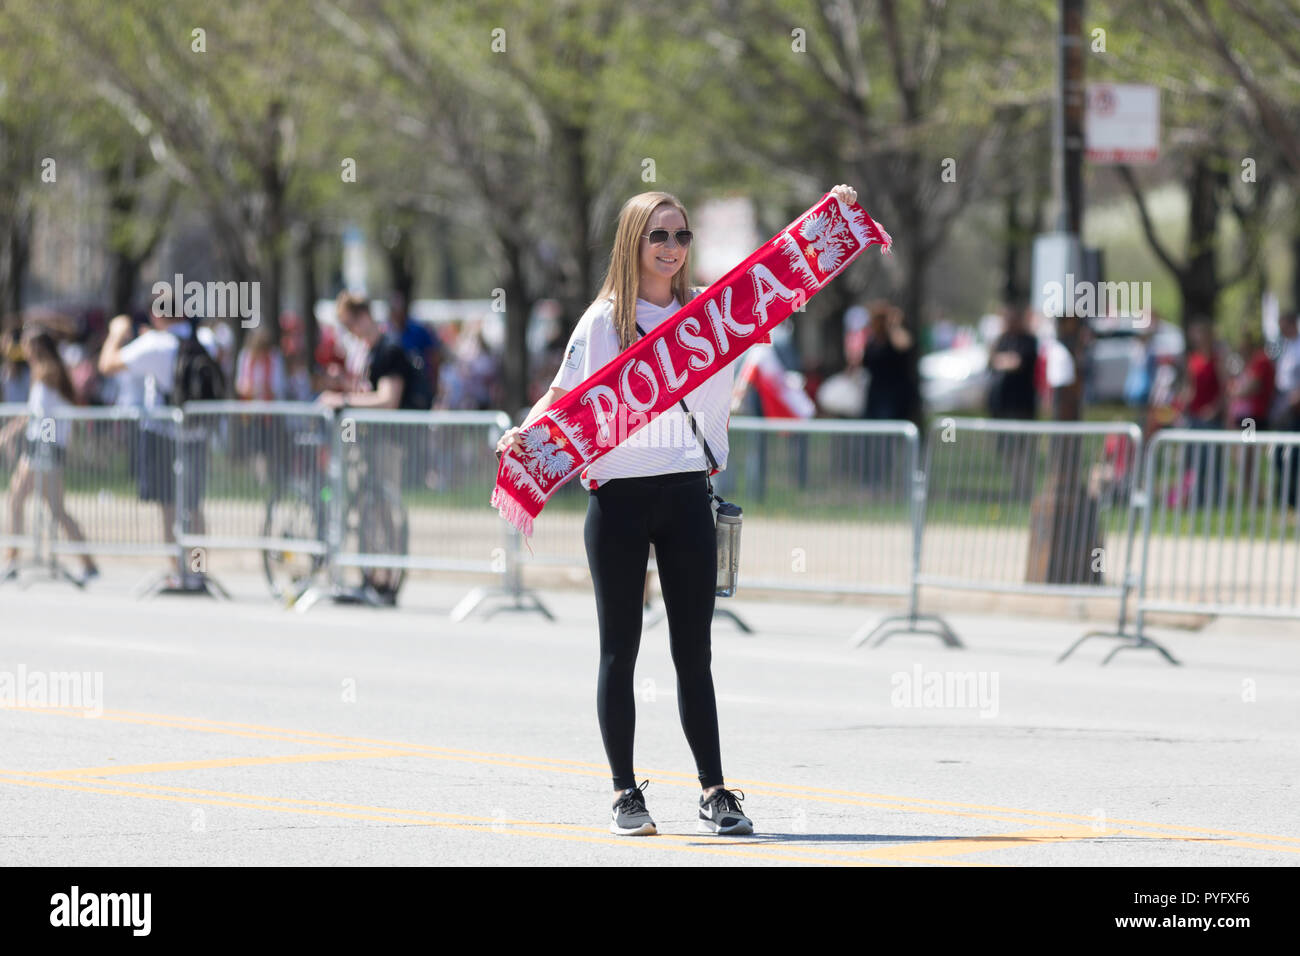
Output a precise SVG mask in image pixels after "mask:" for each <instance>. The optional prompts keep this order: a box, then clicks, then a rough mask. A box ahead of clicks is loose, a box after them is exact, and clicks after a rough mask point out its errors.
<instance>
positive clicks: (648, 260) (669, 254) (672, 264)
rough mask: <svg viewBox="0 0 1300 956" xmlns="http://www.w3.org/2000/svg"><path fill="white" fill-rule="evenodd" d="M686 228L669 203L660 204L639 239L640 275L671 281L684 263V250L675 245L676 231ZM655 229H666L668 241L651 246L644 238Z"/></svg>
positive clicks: (674, 207)
mask: <svg viewBox="0 0 1300 956" xmlns="http://www.w3.org/2000/svg"><path fill="white" fill-rule="evenodd" d="M685 228H686V219H685V217H684V216H682V214H681V213H680V212H679V211H678V210H677V207H676V206H673V205H671V204H669V203H660V204H659V205H658V206H656V207H655V211H654V212H652V213H651V214H650V220H649V222H647V223H646V226H645V230H644V235H643V236H642V237H641V275H642V276H650V275H656V276H662V277H664V278H665V279H671V278H672V277H673V276H674V275H676V274H677V271H678V270H679V269H681V267H682V266H683V265H684V264H685V262H686V250H685V249H684V248H683V247H682V246H679V245H678V244H677V235H676V233H677V230H679V229H685ZM655 229H667V230H668V241H667V242H665V243H664V244H663V245H661V246H652V245H651V244H650V240H649V239H646V238H645V236H646V235H649V234H650V233H651V232H652V231H653V230H655Z"/></svg>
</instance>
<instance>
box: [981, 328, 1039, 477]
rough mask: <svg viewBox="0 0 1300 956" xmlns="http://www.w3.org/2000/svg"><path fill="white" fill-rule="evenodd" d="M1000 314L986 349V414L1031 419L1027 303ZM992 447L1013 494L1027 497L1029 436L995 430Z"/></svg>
mask: <svg viewBox="0 0 1300 956" xmlns="http://www.w3.org/2000/svg"><path fill="white" fill-rule="evenodd" d="M1002 317H1003V327H1002V331H1001V333H1000V334H999V335H998V337H997V338H996V339H994V340H993V344H992V346H990V348H989V365H988V368H989V374H990V384H989V397H988V404H989V416H990V417H991V418H1006V419H1012V420H1016V421H1032V420H1033V419H1034V417H1035V413H1036V410H1037V404H1038V403H1037V396H1036V395H1035V394H1034V371H1035V369H1037V367H1038V337H1037V336H1036V335H1034V334H1033V333H1032V332H1031V331H1029V306H1028V305H1026V304H1023V303H1015V304H1010V305H1007V306H1006V307H1005V308H1004V309H1003V311H1002ZM996 447H997V450H998V452H999V454H1001V455H1005V456H1007V457H1008V458H1009V462H1010V466H1011V473H1012V477H1013V481H1014V485H1015V493H1016V497H1017V498H1018V499H1024V498H1028V497H1029V495H1030V493H1031V492H1032V490H1033V482H1034V475H1033V466H1034V456H1033V455H1032V454H1031V451H1032V449H1033V448H1034V447H1035V446H1034V445H1033V438H1032V436H1029V435H1014V434H1005V433H998V435H997V441H996Z"/></svg>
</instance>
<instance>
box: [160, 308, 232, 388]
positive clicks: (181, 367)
mask: <svg viewBox="0 0 1300 956" xmlns="http://www.w3.org/2000/svg"><path fill="white" fill-rule="evenodd" d="M176 342H177V346H176V365H175V366H174V368H173V370H172V392H171V403H172V404H173V405H184V404H185V403H186V402H210V401H215V400H217V399H222V398H225V397H226V376H225V373H223V372H222V371H221V366H220V365H218V364H217V360H216V359H215V358H213V357H212V356H211V355H209V354H208V350H207V349H205V348H204V347H203V344H202V343H201V342H200V341H199V329H198V326H197V325H195V324H194V323H193V322H190V334H189V335H177V336H176Z"/></svg>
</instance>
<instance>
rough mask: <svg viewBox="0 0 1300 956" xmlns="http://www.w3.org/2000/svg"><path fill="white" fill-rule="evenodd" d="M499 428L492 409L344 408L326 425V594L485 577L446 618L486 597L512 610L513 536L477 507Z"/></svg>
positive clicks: (485, 494) (517, 594)
mask: <svg viewBox="0 0 1300 956" xmlns="http://www.w3.org/2000/svg"><path fill="white" fill-rule="evenodd" d="M508 427H509V418H508V417H507V416H506V415H505V414H504V413H503V412H496V411H483V412H474V411H392V410H372V409H351V408H350V409H344V410H343V411H342V412H341V413H340V415H339V417H338V419H337V421H336V422H334V423H333V425H332V431H333V435H332V469H331V481H330V486H331V487H332V489H333V490H332V494H331V496H332V503H331V505H332V506H331V509H330V515H331V520H330V525H329V529H328V535H327V538H326V544H327V547H328V554H329V565H330V583H331V589H332V590H333V591H334V592H338V591H340V590H355V589H357V588H361V589H365V588H368V587H375V588H379V589H381V590H382V589H391V590H394V591H395V590H396V589H397V588H398V587H400V585H401V582H402V578H403V577H404V575H405V573H406V572H407V571H410V570H417V569H418V570H442V571H464V572H480V573H482V572H487V573H490V574H499V575H501V585H500V586H499V587H498V588H494V589H483V588H476V589H473V590H472V591H470V593H469V594H467V595H466V597H465V599H463V600H462V601H461V602H460V603H459V604H458V605H457V607H456V609H455V610H454V611H453V617H455V618H457V619H459V618H462V617H464V616H466V615H467V614H468V613H469V612H470V611H471V610H473V608H474V607H475V606H477V604H478V603H480V602H481V601H482V600H483V599H484V598H485V597H487V596H488V595H489V594H495V593H502V594H506V595H508V596H510V597H512V598H514V599H515V602H516V604H517V605H520V606H522V604H523V601H524V598H525V595H524V593H523V590H522V587H521V586H520V583H519V579H520V576H519V571H518V567H517V560H516V558H515V553H516V545H515V542H514V541H513V538H514V537H516V534H515V532H514V529H513V528H511V527H510V526H509V525H508V524H506V523H505V522H502V521H501V519H500V518H499V517H498V516H497V514H496V512H495V511H494V510H492V509H491V508H488V507H486V506H485V504H486V502H487V501H488V499H489V498H490V497H491V493H492V486H493V483H494V481H495V479H496V467H497V459H496V455H495V453H494V448H495V446H496V442H497V439H498V438H499V437H500V436H501V434H502V433H503V432H504V431H505V429H506V428H508ZM316 597H319V595H317V596H316ZM316 597H314V598H313V599H312V600H309V601H307V602H305V603H303V605H302V607H301V608H300V609H303V610H305V609H306V608H307V607H310V605H311V603H312V602H313V601H314V600H315V599H316Z"/></svg>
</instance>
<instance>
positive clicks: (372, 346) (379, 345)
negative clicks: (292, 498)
mask: <svg viewBox="0 0 1300 956" xmlns="http://www.w3.org/2000/svg"><path fill="white" fill-rule="evenodd" d="M337 313H338V318H339V324H340V325H341V326H343V329H344V330H345V331H346V332H347V333H348V334H349V335H351V336H352V337H353V338H354V339H355V340H356V341H357V342H359V343H361V345H362V347H363V348H364V349H365V350H366V351H365V371H364V373H363V378H364V380H365V381H366V382H368V384H369V385H370V388H369V389H368V390H359V391H353V392H336V391H325V392H321V394H320V396H319V397H318V398H317V401H319V402H320V403H321V404H322V405H325V406H326V407H327V408H344V407H350V408H410V407H411V405H410V399H409V396H411V395H412V394H413V393H414V391H415V389H416V388H418V387H419V386H418V385H417V384H416V382H415V381H414V379H415V376H416V375H417V374H419V373H417V372H416V370H415V368H414V367H413V366H412V365H411V362H410V360H409V359H408V358H407V357H406V351H405V350H404V349H403V348H402V346H401V345H400V344H399V343H398V341H397V340H396V339H395V338H393V336H391V335H388V334H386V333H385V332H384V331H383V330H382V329H381V328H380V327H379V323H378V322H376V321H375V319H374V317H373V316H372V315H371V314H370V303H369V302H367V301H366V299H365V297H364V296H360V295H354V294H352V293H349V292H341V293H339V297H338V302H337ZM403 450H404V449H403V446H402V445H401V444H400V443H399V442H397V441H395V440H393V439H392V438H391V437H387V436H385V435H383V434H382V432H381V433H380V434H379V435H378V437H376V438H375V439H373V440H372V441H371V442H370V443H369V446H368V451H369V457H368V459H367V464H368V466H369V468H370V469H371V474H372V475H374V476H375V477H376V478H377V479H378V480H379V482H380V483H381V487H385V488H388V489H391V490H392V491H393V492H394V493H395V494H400V492H401V487H402V463H403V460H404V455H403ZM380 517H381V520H384V521H387V522H389V523H388V524H387V525H386V526H385V527H383V528H381V529H373V530H377V531H379V532H380V533H382V534H383V535H385V538H384V539H383V540H385V541H390V542H391V541H393V540H394V539H395V538H394V536H395V533H396V529H395V528H394V527H393V526H392V525H391V516H390V515H388V513H387V511H386V509H381V515H380ZM363 530H366V531H369V530H370V529H363ZM394 577H395V574H394V572H393V571H392V570H391V569H389V568H374V569H372V570H370V571H368V572H367V573H366V583H367V584H368V585H369V586H370V587H373V588H374V590H375V591H376V592H377V593H378V595H379V597H380V598H382V599H383V600H384V601H385V602H386V603H390V604H391V603H395V601H396V597H397V594H396V590H395V589H394V587H393V583H392V582H393V578H394Z"/></svg>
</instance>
